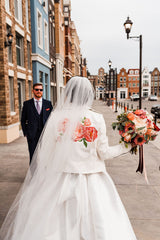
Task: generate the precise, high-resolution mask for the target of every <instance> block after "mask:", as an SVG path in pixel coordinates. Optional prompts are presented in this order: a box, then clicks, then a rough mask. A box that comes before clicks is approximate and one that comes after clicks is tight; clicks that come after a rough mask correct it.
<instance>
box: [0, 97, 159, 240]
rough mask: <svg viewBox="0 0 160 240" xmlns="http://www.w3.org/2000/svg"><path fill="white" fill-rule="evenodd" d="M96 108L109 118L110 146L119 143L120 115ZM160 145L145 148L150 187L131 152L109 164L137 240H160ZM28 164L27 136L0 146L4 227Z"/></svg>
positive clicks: (0, 218) (0, 200)
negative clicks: (117, 123) (116, 123)
mask: <svg viewBox="0 0 160 240" xmlns="http://www.w3.org/2000/svg"><path fill="white" fill-rule="evenodd" d="M93 107H94V109H96V111H98V112H100V113H102V114H103V116H104V118H105V121H106V126H107V135H108V137H109V143H110V145H115V144H118V142H119V135H118V132H117V131H113V130H112V128H111V123H112V122H113V121H115V120H116V113H114V112H113V111H112V109H111V108H109V107H107V106H106V105H105V104H104V103H103V102H101V101H95V102H94V106H93ZM159 137H160V136H159ZM159 139H160V138H159ZM158 141H159V140H158V139H157V142H158ZM157 146H158V147H159V143H157ZM157 146H156V144H155V143H154V144H152V143H150V144H148V145H146V146H145V147H144V155H145V160H146V168H147V173H148V179H149V182H150V184H149V185H147V184H146V182H145V179H144V176H143V175H141V174H137V173H136V168H137V164H138V156H135V155H130V153H128V154H126V155H123V156H120V157H117V158H114V159H111V160H108V161H107V162H106V168H107V171H108V172H109V174H110V176H111V177H112V179H113V181H114V182H115V184H116V187H117V190H118V192H119V194H120V197H121V199H122V201H123V203H124V206H125V208H126V210H127V213H128V216H129V218H130V220H131V223H132V226H133V228H134V231H135V233H136V236H137V240H160V171H159V166H160V157H159V155H160V149H159V148H158V147H157ZM28 162H29V156H28V150H27V143H26V139H25V138H24V137H20V138H19V139H17V140H16V141H14V142H12V143H10V144H1V145H0V166H1V168H0V225H1V224H2V221H3V219H4V217H5V215H6V214H7V211H8V209H9V206H10V205H11V203H12V201H13V199H14V198H15V196H16V194H17V191H18V189H19V188H20V186H21V183H22V182H23V179H24V177H25V174H26V171H27V168H28ZM119 240H123V239H119Z"/></svg>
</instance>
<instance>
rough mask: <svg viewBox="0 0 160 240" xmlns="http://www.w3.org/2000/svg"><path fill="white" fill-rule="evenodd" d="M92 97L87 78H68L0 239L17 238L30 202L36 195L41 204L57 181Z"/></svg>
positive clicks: (20, 233)
mask: <svg viewBox="0 0 160 240" xmlns="http://www.w3.org/2000/svg"><path fill="white" fill-rule="evenodd" d="M93 98H94V92H93V88H92V85H91V83H90V82H89V80H88V79H87V78H84V77H73V78H71V79H70V80H69V81H68V83H67V85H66V87H65V91H64V94H63V95H62V96H61V98H60V101H59V102H58V103H57V106H56V107H55V109H54V111H53V112H52V113H51V115H50V117H49V119H48V121H47V123H46V125H45V128H44V130H43V132H42V134H41V137H40V140H39V142H38V145H37V148H36V150H35V153H34V155H33V158H32V163H31V166H30V168H29V170H28V172H27V175H26V178H25V180H24V183H23V185H22V187H21V189H20V191H19V193H18V195H17V197H16V199H15V201H14V202H13V204H12V206H11V208H10V210H9V212H8V215H7V217H6V218H5V221H4V223H3V225H2V227H1V230H0V240H19V239H21V238H20V236H22V235H23V234H24V232H25V226H26V224H27V223H28V221H29V216H30V215H31V214H32V213H31V210H32V211H33V209H34V207H33V206H34V204H38V201H39V199H38V198H39V197H40V196H41V198H44V199H41V201H42V200H43V201H44V204H45V197H46V196H47V194H48V192H49V190H48V189H49V187H51V186H52V187H53V185H54V184H57V178H58V177H57V176H58V175H59V174H62V172H63V170H64V168H65V166H66V165H67V161H68V159H69V156H70V153H71V151H72V147H73V145H72V144H73V141H74V132H75V129H76V126H77V123H78V122H79V120H80V118H81V116H85V112H86V111H87V110H88V108H89V107H91V105H92V101H93ZM43 201H42V202H43ZM54 201H55V199H53V204H54ZM31 206H32V207H31ZM41 211H43V209H41ZM37 214H38V213H37ZM41 217H43V215H42V216H41ZM29 224H32V223H29ZM37 224H38V223H37ZM33 228H34V226H33ZM17 236H18V237H19V239H18V238H17Z"/></svg>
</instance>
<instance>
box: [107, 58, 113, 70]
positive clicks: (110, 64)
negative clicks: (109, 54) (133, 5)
mask: <svg viewBox="0 0 160 240" xmlns="http://www.w3.org/2000/svg"><path fill="white" fill-rule="evenodd" d="M108 66H109V69H111V66H112V61H111V60H110V59H109V61H108Z"/></svg>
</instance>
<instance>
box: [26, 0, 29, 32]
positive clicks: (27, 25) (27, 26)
mask: <svg viewBox="0 0 160 240" xmlns="http://www.w3.org/2000/svg"><path fill="white" fill-rule="evenodd" d="M26 28H27V30H28V31H29V18H28V0H26Z"/></svg>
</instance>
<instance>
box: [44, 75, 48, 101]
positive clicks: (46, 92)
mask: <svg viewBox="0 0 160 240" xmlns="http://www.w3.org/2000/svg"><path fill="white" fill-rule="evenodd" d="M45 94H46V99H48V74H45Z"/></svg>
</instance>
